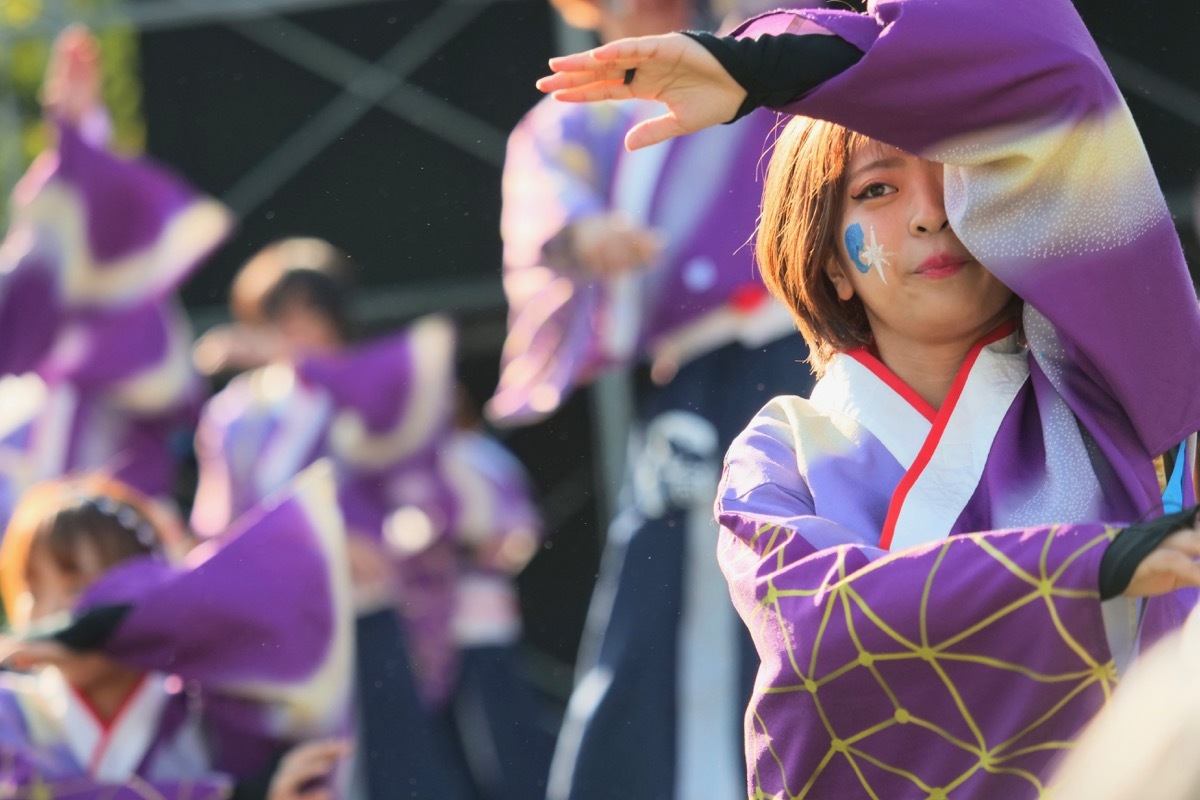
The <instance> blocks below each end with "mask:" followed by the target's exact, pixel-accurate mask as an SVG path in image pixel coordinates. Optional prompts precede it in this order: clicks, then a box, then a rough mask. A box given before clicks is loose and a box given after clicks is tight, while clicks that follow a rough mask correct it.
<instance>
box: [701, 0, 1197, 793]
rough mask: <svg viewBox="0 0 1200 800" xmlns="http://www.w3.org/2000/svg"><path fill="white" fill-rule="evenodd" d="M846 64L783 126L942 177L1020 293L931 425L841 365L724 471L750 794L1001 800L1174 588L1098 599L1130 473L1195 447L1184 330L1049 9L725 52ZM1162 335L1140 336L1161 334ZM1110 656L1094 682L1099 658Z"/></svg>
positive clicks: (766, 425)
mask: <svg viewBox="0 0 1200 800" xmlns="http://www.w3.org/2000/svg"><path fill="white" fill-rule="evenodd" d="M822 31H823V32H826V33H832V34H834V35H838V36H841V37H842V38H844V39H846V40H847V41H849V42H851V43H853V44H854V45H856V46H858V47H860V48H861V49H862V50H863V51H864V53H865V55H864V56H863V59H862V61H861V62H859V63H858V64H857V65H856V66H854V67H851V68H850V69H848V70H847V71H845V72H844V73H842V74H841V75H840V76H838V77H836V78H834V79H832V80H829V81H827V82H826V83H825V84H823V85H822V86H820V87H819V88H817V89H816V90H814V91H812V92H810V93H809V94H807V95H806V96H804V97H802V98H801V99H799V100H797V101H796V102H795V103H794V104H793V105H791V106H789V107H788V108H787V109H786V110H788V111H792V112H794V113H797V114H805V115H809V116H814V117H819V118H823V119H828V120H832V121H834V122H838V123H840V124H843V125H845V126H847V127H850V128H853V129H855V130H858V131H861V132H863V133H866V134H868V135H870V136H872V137H874V138H876V139H879V140H881V141H884V142H887V143H889V144H892V145H895V146H898V147H900V148H903V149H905V150H907V151H909V152H913V153H916V154H919V155H921V156H923V157H926V158H929V159H931V160H934V161H939V162H942V163H944V164H945V165H946V166H945V193H946V210H947V212H948V216H949V220H950V224H951V226H952V228H953V229H954V231H955V232H956V233H957V235H958V236H959V238H960V239H961V240H962V242H963V243H964V244H965V245H966V246H967V248H968V249H969V250H970V251H971V253H972V254H974V256H975V257H977V258H978V259H979V261H980V262H981V263H983V264H984V265H985V266H986V267H987V268H988V269H989V270H990V271H991V272H992V273H993V274H995V275H996V276H998V277H999V278H1000V279H1001V280H1003V281H1004V282H1005V283H1006V284H1007V285H1008V286H1009V287H1011V288H1012V289H1013V290H1014V291H1015V292H1016V293H1017V294H1018V295H1019V296H1020V297H1021V298H1023V299H1024V300H1025V309H1024V317H1023V333H1024V337H1025V339H1026V340H1027V342H1028V344H1027V345H1026V344H1023V343H1022V342H1021V341H1020V340H1019V339H1018V337H1017V335H1016V333H1015V332H1014V331H1013V330H1012V329H1011V328H1008V329H1005V328H1002V329H1000V330H997V331H995V332H993V333H992V334H991V335H990V336H988V337H985V339H984V340H982V341H981V342H979V343H978V344H977V346H976V347H975V348H974V349H973V350H972V352H971V354H970V355H969V356H968V358H967V360H966V363H965V364H964V366H963V368H962V371H961V372H960V374H959V376H958V378H957V380H956V381H955V383H954V387H953V388H952V390H951V393H950V395H949V396H948V397H947V399H946V401H945V403H944V405H943V406H942V408H941V409H933V408H930V407H929V406H928V404H926V403H924V402H922V401H921V400H920V398H919V397H917V396H916V395H915V393H913V392H912V391H911V390H909V389H908V388H907V387H906V386H904V385H903V384H902V383H901V382H900V381H899V379H898V378H896V377H895V375H893V374H892V373H891V372H890V371H889V370H888V369H887V367H886V366H884V365H883V364H882V363H880V362H879V361H878V360H877V359H876V358H874V357H873V356H871V355H870V354H869V353H867V352H865V351H858V352H850V353H841V354H838V355H837V356H836V357H835V358H834V359H833V361H832V362H831V363H830V364H829V366H828V370H827V372H826V374H825V376H824V377H823V378H822V379H821V381H820V382H819V383H818V385H817V387H816V389H815V390H814V392H813V394H812V398H811V400H804V399H800V398H796V397H781V398H777V399H776V400H774V401H772V402H771V403H770V404H768V405H767V406H766V407H765V408H764V409H763V410H762V411H761V412H760V413H759V414H758V415H757V417H756V418H755V419H754V420H753V421H752V422H751V424H750V426H749V427H748V428H747V429H746V431H745V432H744V433H743V434H742V435H741V436H740V437H739V438H738V439H737V440H736V441H735V442H734V444H733V446H732V447H731V448H730V450H729V454H728V457H727V461H726V469H725V473H724V478H723V481H722V484H721V488H720V492H719V495H718V499H717V505H716V513H717V516H718V519H719V521H720V523H721V525H722V526H723V531H722V534H721V539H720V544H719V553H720V559H721V562H722V567H723V569H724V571H725V574H726V577H727V579H728V581H729V585H730V590H731V593H732V596H733V599H734V602H735V604H736V605H737V607H738V609H739V612H740V613H741V615H742V618H743V620H744V621H745V622H746V624H747V626H748V627H749V628H750V631H751V633H752V634H753V636H754V639H755V642H756V645H757V648H758V651H759V654H760V656H761V659H762V665H761V668H760V671H759V675H758V680H757V684H756V687H755V694H754V698H753V700H752V702H751V705H750V708H749V709H748V712H747V715H746V748H747V759H748V762H749V770H750V771H749V793H750V796H751V797H754V798H764V797H771V798H794V797H810V798H824V797H838V798H850V797H876V798H906V797H921V798H996V797H1004V798H1026V797H1036V796H1039V795H1041V794H1042V792H1043V791H1044V788H1045V785H1046V781H1047V778H1048V776H1049V774H1050V772H1051V770H1052V768H1053V765H1054V764H1055V763H1056V760H1057V758H1058V757H1059V756H1060V755H1061V754H1062V752H1063V751H1064V750H1065V749H1067V748H1069V747H1070V743H1071V740H1072V738H1073V737H1074V736H1075V735H1076V734H1077V732H1078V731H1079V729H1080V728H1081V727H1082V726H1083V725H1084V723H1086V722H1087V721H1088V720H1089V719H1090V718H1091V717H1092V715H1093V714H1094V713H1095V712H1096V711H1097V710H1098V709H1099V708H1100V707H1101V706H1102V705H1103V704H1104V703H1105V701H1106V700H1107V699H1108V697H1109V696H1110V693H1111V691H1112V689H1113V686H1114V683H1115V679H1116V677H1117V672H1118V669H1119V668H1120V666H1121V664H1122V663H1123V661H1124V660H1125V659H1127V658H1128V657H1129V655H1130V654H1131V653H1132V652H1133V651H1135V650H1136V649H1137V648H1138V646H1139V645H1144V644H1145V643H1146V642H1147V641H1148V640H1150V639H1152V638H1154V637H1156V636H1157V635H1159V634H1161V633H1162V632H1163V631H1164V630H1165V629H1167V628H1169V627H1171V626H1173V625H1177V624H1178V623H1179V621H1180V620H1181V619H1182V617H1183V614H1184V613H1185V612H1186V609H1187V608H1188V607H1189V606H1190V605H1191V604H1192V603H1193V601H1194V598H1195V593H1194V592H1192V591H1181V592H1176V593H1173V594H1171V595H1167V596H1164V597H1161V598H1155V599H1152V600H1149V601H1147V602H1146V603H1145V604H1144V606H1143V609H1142V616H1141V618H1140V628H1139V627H1138V623H1139V607H1138V603H1137V602H1135V601H1132V600H1128V599H1125V598H1117V599H1114V600H1111V601H1108V602H1105V603H1103V604H1102V603H1101V602H1100V599H1099V593H1098V590H1097V585H1098V568H1099V563H1100V558H1101V556H1102V555H1103V553H1104V551H1105V548H1106V546H1107V545H1108V543H1109V541H1110V540H1111V538H1112V536H1113V535H1114V533H1115V527H1114V526H1119V525H1120V524H1123V523H1128V522H1132V521H1137V520H1140V519H1143V518H1145V517H1147V516H1155V515H1157V514H1159V513H1161V510H1162V499H1161V496H1160V491H1161V489H1162V487H1161V485H1160V482H1159V480H1158V478H1157V476H1156V469H1155V456H1156V455H1158V454H1159V453H1162V452H1163V451H1165V450H1167V449H1169V448H1171V447H1172V446H1174V445H1177V444H1180V443H1181V442H1185V441H1186V442H1187V447H1186V448H1185V452H1184V454H1183V455H1182V456H1181V457H1182V458H1184V459H1185V460H1184V464H1185V466H1186V469H1185V470H1184V471H1183V473H1182V475H1183V480H1182V483H1183V486H1182V489H1181V495H1182V502H1183V503H1184V505H1188V504H1191V503H1194V502H1195V497H1194V492H1193V489H1192V481H1191V474H1192V469H1193V468H1194V464H1195V452H1194V449H1195V448H1194V442H1195V440H1194V438H1193V437H1192V434H1194V433H1195V432H1196V431H1197V429H1200V360H1198V359H1197V358H1196V353H1197V348H1198V346H1200V313H1198V311H1197V303H1196V298H1195V293H1194V290H1193V287H1192V284H1191V282H1190V280H1189V277H1188V273H1187V270H1186V268H1185V264H1184V261H1183V257H1182V253H1181V250H1180V245H1179V241H1178V238H1177V236H1176V233H1175V230H1174V227H1173V225H1172V222H1171V217H1170V215H1169V213H1168V212H1167V209H1166V206H1165V203H1164V202H1163V199H1162V197H1161V194H1160V192H1159V189H1158V186H1157V184H1156V182H1155V179H1154V175H1153V173H1152V171H1151V168H1150V164H1149V161H1148V159H1147V157H1146V154H1145V151H1144V148H1143V146H1142V143H1141V140H1140V138H1139V136H1138V133H1137V131H1136V129H1135V127H1134V124H1133V121H1132V119H1131V117H1130V115H1129V112H1128V110H1127V108H1126V107H1125V104H1124V102H1123V101H1122V99H1121V96H1120V94H1119V93H1118V91H1117V88H1116V87H1115V85H1114V84H1113V81H1112V78H1111V77H1110V75H1109V73H1108V71H1107V69H1106V67H1105V65H1104V63H1103V60H1102V59H1101V57H1100V54H1099V53H1098V52H1097V50H1096V47H1095V45H1094V43H1093V42H1092V40H1091V38H1090V36H1089V35H1088V33H1087V31H1086V30H1085V29H1084V27H1083V25H1082V23H1081V21H1080V20H1079V18H1078V16H1077V15H1076V13H1075V11H1074V9H1073V8H1072V7H1071V5H1070V4H1069V3H1068V2H1065V0H1062V1H1059V0H1054V1H1053V2H1047V1H1046V0H1041V1H1039V2H1032V0H1014V1H1011V2H1004V3H996V2H992V1H991V0H957V2H953V3H948V2H940V1H939V0H881V1H880V2H876V3H874V4H872V7H871V11H870V13H869V14H867V15H856V14H853V13H849V12H842V11H822V10H810V11H794V12H775V13H771V14H767V15H764V16H762V17H759V18H756V19H755V20H752V21H750V22H749V23H747V24H746V25H745V26H744V27H743V28H742V29H741V31H740V35H743V36H756V35H759V34H762V33H787V32H792V33H821V32H822ZM1163 331H1169V332H1170V334H1169V335H1170V340H1169V342H1164V341H1163V340H1162V339H1161V335H1160V332H1163ZM1114 659H1116V664H1115V665H1114Z"/></svg>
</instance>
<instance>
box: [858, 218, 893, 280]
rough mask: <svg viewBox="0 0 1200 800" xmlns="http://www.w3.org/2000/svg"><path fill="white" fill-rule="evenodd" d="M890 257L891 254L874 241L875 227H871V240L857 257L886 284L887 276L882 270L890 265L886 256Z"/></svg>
mask: <svg viewBox="0 0 1200 800" xmlns="http://www.w3.org/2000/svg"><path fill="white" fill-rule="evenodd" d="M890 255H891V254H890V253H888V251H886V250H884V249H883V245H881V244H879V242H877V241H876V240H875V226H874V225H872V226H871V240H870V242H869V243H868V244H867V246H866V247H864V248H863V249H862V255H861V256H859V257H860V258H861V259H862V262H863V263H864V264H866V265H867V266H868V267H874V269H875V271H876V272H878V273H879V279H880V280H881V281H883V282H884V283H887V276H886V275H884V274H883V268H884V267H886V266H888V265H890V264H891V262H890V261H888V256H890Z"/></svg>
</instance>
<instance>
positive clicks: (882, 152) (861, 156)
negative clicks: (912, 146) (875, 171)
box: [850, 136, 916, 169]
mask: <svg viewBox="0 0 1200 800" xmlns="http://www.w3.org/2000/svg"><path fill="white" fill-rule="evenodd" d="M850 148H851V149H850V168H851V169H854V168H855V167H858V166H862V165H863V164H869V163H871V162H872V161H883V160H886V159H892V158H915V157H916V156H914V155H913V154H912V153H909V152H908V151H906V150H901V149H900V148H899V147H895V146H893V145H890V144H887V143H885V142H881V141H879V140H878V139H871V138H869V137H866V136H856V137H854V139H853V140H852V141H851V144H850Z"/></svg>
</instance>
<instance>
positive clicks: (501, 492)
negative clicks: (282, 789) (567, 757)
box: [441, 387, 554, 800]
mask: <svg viewBox="0 0 1200 800" xmlns="http://www.w3.org/2000/svg"><path fill="white" fill-rule="evenodd" d="M475 409H476V406H474V405H473V404H472V401H471V399H470V398H469V397H468V396H467V393H466V391H465V390H464V389H462V388H461V387H460V391H459V401H458V420H457V426H456V427H457V430H456V431H455V433H454V436H453V437H452V438H451V440H450V442H449V443H448V445H447V447H446V449H445V451H444V452H443V454H442V458H441V464H442V469H443V471H444V474H445V475H446V478H447V481H448V483H449V485H450V486H451V488H452V489H453V492H454V495H455V498H456V503H455V505H456V511H455V519H454V523H453V525H452V530H451V534H452V536H453V542H454V544H455V546H456V550H457V552H458V555H459V569H458V590H457V597H456V606H455V614H454V623H453V630H454V640H455V643H456V645H457V646H458V648H459V653H460V655H459V658H460V662H459V674H458V683H457V685H456V686H455V691H454V700H453V705H454V719H455V725H456V727H457V729H458V733H459V738H460V740H461V741H462V744H463V751H464V754H465V755H466V758H467V763H468V765H469V767H470V769H471V773H472V775H473V776H474V779H475V784H476V788H477V791H478V793H479V796H480V797H481V798H483V800H522V798H536V797H544V796H545V793H546V777H547V774H548V772H549V769H550V756H551V753H552V751H553V747H554V735H553V733H552V727H551V725H550V724H549V722H548V720H546V719H545V717H546V716H547V714H545V713H544V712H545V710H544V709H543V708H542V707H541V703H540V702H539V700H538V698H537V696H536V694H535V693H534V692H533V690H532V687H531V686H530V685H529V683H528V681H527V676H526V674H525V670H524V669H523V668H522V666H521V661H520V653H519V648H518V645H519V643H520V639H521V630H522V625H521V608H520V604H519V600H518V597H517V587H516V585H515V577H516V575H517V574H518V573H519V572H520V571H521V570H522V569H524V567H525V565H526V564H527V563H529V560H530V558H532V557H533V555H534V554H535V553H536V552H537V548H538V545H539V543H540V542H541V539H542V520H541V516H540V514H539V513H538V510H537V508H536V506H535V505H534V502H533V497H532V495H531V489H530V485H529V479H528V476H527V475H526V474H525V469H524V467H522V465H521V462H520V461H518V460H517V459H516V457H515V456H513V455H512V453H510V452H509V451H508V450H506V449H505V448H504V446H503V445H501V444H500V443H499V442H498V441H496V440H495V439H494V438H492V437H491V436H489V435H487V434H486V433H485V432H484V430H483V426H482V422H481V420H480V419H479V417H478V414H477V412H476V410H475Z"/></svg>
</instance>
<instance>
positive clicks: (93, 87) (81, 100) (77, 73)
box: [42, 26, 103, 127]
mask: <svg viewBox="0 0 1200 800" xmlns="http://www.w3.org/2000/svg"><path fill="white" fill-rule="evenodd" d="M42 109H43V110H44V111H45V113H46V115H47V116H50V117H54V118H56V119H60V120H62V121H64V122H67V123H69V124H71V125H73V126H76V127H78V126H80V125H82V124H83V122H84V121H85V120H86V119H87V118H88V117H89V115H92V114H94V113H96V112H98V111H101V110H102V109H103V100H102V97H101V67H100V45H99V43H98V42H97V41H96V37H95V36H93V35H92V32H91V31H89V30H88V29H87V28H83V27H80V26H72V27H70V28H67V29H66V30H65V31H63V32H62V33H61V34H60V35H59V37H58V39H56V40H55V42H54V49H53V50H52V51H51V53H50V60H49V62H48V63H47V65H46V77H45V80H44V81H43V83H42Z"/></svg>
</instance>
